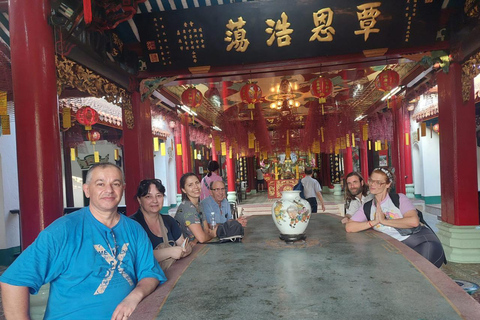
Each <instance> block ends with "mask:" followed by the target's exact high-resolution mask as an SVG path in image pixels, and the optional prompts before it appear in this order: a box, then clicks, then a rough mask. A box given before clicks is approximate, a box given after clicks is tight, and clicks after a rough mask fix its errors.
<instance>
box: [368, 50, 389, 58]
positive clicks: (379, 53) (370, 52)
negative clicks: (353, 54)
mask: <svg viewBox="0 0 480 320" xmlns="http://www.w3.org/2000/svg"><path fill="white" fill-rule="evenodd" d="M387 51H388V48H378V49H370V50H363V55H364V56H365V57H366V58H372V57H381V56H384V55H385V53H387Z"/></svg>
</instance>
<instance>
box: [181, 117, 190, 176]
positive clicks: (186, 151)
mask: <svg viewBox="0 0 480 320" xmlns="http://www.w3.org/2000/svg"><path fill="white" fill-rule="evenodd" d="M180 128H181V138H182V166H183V173H187V172H191V171H192V157H190V138H189V135H188V115H186V114H184V115H183V116H182V117H181V125H180Z"/></svg>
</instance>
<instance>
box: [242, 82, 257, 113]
mask: <svg viewBox="0 0 480 320" xmlns="http://www.w3.org/2000/svg"><path fill="white" fill-rule="evenodd" d="M240 98H241V99H242V102H243V103H248V108H249V109H253V108H254V107H255V103H257V102H259V101H260V99H261V98H262V88H260V87H259V86H258V85H257V84H255V83H247V84H246V85H244V86H243V87H242V89H240Z"/></svg>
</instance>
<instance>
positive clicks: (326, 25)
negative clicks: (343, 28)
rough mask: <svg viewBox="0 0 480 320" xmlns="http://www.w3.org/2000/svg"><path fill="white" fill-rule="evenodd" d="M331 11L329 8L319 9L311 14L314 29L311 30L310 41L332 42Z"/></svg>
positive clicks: (333, 30)
mask: <svg viewBox="0 0 480 320" xmlns="http://www.w3.org/2000/svg"><path fill="white" fill-rule="evenodd" d="M332 20H333V11H332V9H330V8H324V9H320V10H318V11H317V12H314V13H313V23H314V24H315V28H313V29H312V32H313V35H312V36H311V37H310V40H309V41H310V42H311V41H315V40H318V41H332V40H333V35H334V34H335V29H334V28H333V27H332Z"/></svg>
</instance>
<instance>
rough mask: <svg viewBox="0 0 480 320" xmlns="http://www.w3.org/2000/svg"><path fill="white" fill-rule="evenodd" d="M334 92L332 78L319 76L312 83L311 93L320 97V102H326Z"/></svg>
mask: <svg viewBox="0 0 480 320" xmlns="http://www.w3.org/2000/svg"><path fill="white" fill-rule="evenodd" d="M332 92H333V83H332V80H330V79H328V78H324V77H318V78H317V79H315V80H313V82H312V84H311V85H310V93H311V94H312V95H313V96H314V97H317V98H318V102H319V103H325V102H326V101H327V100H326V99H325V98H326V97H328V96H329V95H331V94H332Z"/></svg>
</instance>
